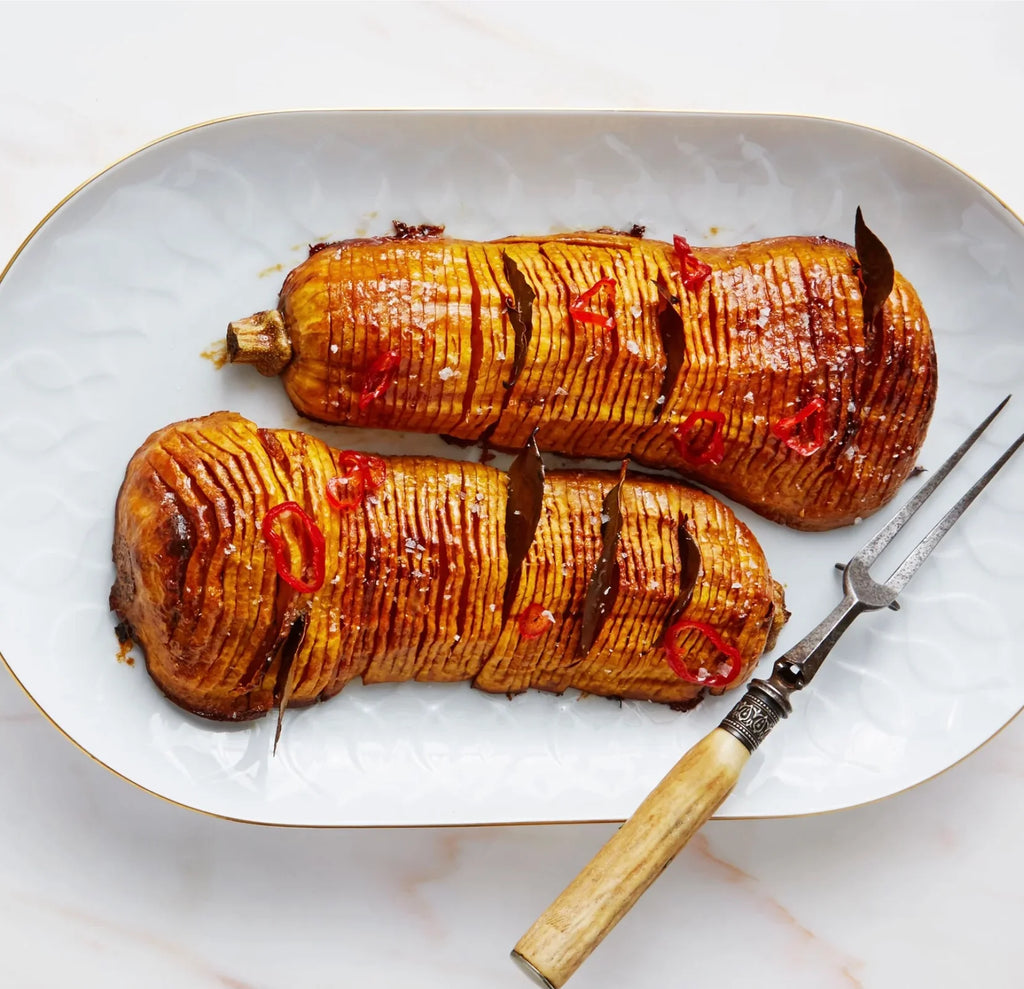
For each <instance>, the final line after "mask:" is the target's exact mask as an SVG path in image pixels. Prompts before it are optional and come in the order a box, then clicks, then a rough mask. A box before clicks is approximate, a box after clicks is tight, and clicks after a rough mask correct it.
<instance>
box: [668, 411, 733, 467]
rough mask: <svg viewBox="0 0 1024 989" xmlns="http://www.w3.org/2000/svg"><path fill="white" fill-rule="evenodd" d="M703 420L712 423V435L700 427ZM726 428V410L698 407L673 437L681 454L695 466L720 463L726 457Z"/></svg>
mask: <svg viewBox="0 0 1024 989" xmlns="http://www.w3.org/2000/svg"><path fill="white" fill-rule="evenodd" d="M702 422H710V423H711V424H712V431H711V435H710V436H708V435H707V430H702V429H701V428H700V424H701V423H702ZM724 428H725V413H724V412H716V411H715V410H714V409H697V410H696V411H695V412H691V413H690V414H689V415H688V416H687V417H686V418H685V419H684V420H683V424H682V425H681V426H680V427H679V428H678V429H677V430H676V431H675V432H674V433H673V434H672V439H673V441H674V442H675V444H676V448H677V449H678V450H679V455H680V456H681V457H682V458H683V459H684V460H685V461H687V463H690V464H692V465H693V466H694V467H700V466H702V465H703V464H720V463H721V462H722V461H723V460H724V459H725V437H724V435H723V430H724Z"/></svg>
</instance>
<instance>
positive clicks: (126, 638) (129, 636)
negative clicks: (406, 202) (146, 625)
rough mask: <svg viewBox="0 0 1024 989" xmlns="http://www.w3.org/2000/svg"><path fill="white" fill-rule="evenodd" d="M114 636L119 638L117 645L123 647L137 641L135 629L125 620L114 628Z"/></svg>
mask: <svg viewBox="0 0 1024 989" xmlns="http://www.w3.org/2000/svg"><path fill="white" fill-rule="evenodd" d="M114 635H116V636H117V643H118V645H121V646H129V645H131V644H132V643H133V642H134V641H135V629H133V628H132V626H131V624H130V623H129V622H127V621H124V620H122V621H119V622H118V623H117V624H116V625H115V626H114Z"/></svg>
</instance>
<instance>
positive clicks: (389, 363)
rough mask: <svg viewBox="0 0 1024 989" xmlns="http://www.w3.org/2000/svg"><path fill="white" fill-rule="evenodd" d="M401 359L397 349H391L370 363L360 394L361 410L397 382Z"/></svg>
mask: <svg viewBox="0 0 1024 989" xmlns="http://www.w3.org/2000/svg"><path fill="white" fill-rule="evenodd" d="M400 360H401V358H400V357H399V356H398V351H397V350H389V351H388V352H387V353H385V354H381V355H380V357H378V358H377V359H376V360H375V361H374V362H373V363H372V364H371V365H370V367H369V370H368V371H367V372H366V377H365V379H364V380H363V390H362V392H361V393H360V395H359V411H360V412H362V411H364V410H365V409H366V408H367V407H368V406H369V405H370V403H372V402H374V401H376V400H377V399H378V398H380V397H381V395H383V394H384V392H386V391H387V390H388V389H389V388H390V387H391V386H392V385H393V384H394V383H395V378H397V377H398V364H399V362H400Z"/></svg>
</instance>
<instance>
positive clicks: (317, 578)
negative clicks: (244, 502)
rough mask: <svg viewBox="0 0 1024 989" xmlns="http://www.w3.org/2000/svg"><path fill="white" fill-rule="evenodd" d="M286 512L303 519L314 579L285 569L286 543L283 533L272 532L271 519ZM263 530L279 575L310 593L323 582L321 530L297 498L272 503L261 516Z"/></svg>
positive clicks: (295, 587)
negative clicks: (297, 575)
mask: <svg viewBox="0 0 1024 989" xmlns="http://www.w3.org/2000/svg"><path fill="white" fill-rule="evenodd" d="M288 514H290V515H294V516H295V517H296V518H297V519H298V520H299V521H300V522H301V523H302V531H303V535H304V536H305V537H306V542H307V548H308V549H309V555H310V556H311V557H312V560H311V561H310V562H311V565H312V567H313V579H312V580H311V581H309V582H308V583H307V582H306V581H304V580H302V579H301V578H300V577H296V576H295V575H294V574H293V573H292V572H291V571H290V570H289V569H288V547H287V545H286V544H285V541H284V537H283V536H282V535H281V534H280V533H278V532H275V531H274V528H273V527H274V523H275V522H276V521H277V520H278V519H279V518H280V517H281V516H282V515H288ZM262 532H263V538H264V539H265V540H266V541H267V543H269V545H270V551H271V553H272V554H273V556H274V566H275V567H276V568H277V573H278V576H279V577H280V578H281V579H282V580H283V581H284V582H285V583H286V584H288V586H289V587H293V588H294V589H295V590H297V591H299V592H300V593H302V594H310V593H312V592H313V591H318V590H319V589H320V588H321V587H322V586H323V582H324V573H325V557H326V545H325V542H324V534H323V533H322V532H321V531H320V527H319V526H318V525H317V524H316V522H314V521H313V520H312V519H311V518H310V517H309V516H308V515H307V514H306V513H305V512H304V511H303V510H302V508H301V507H300V506H299V505H298V503H297V502H294V501H283V502H281V504H279V505H274V507H273V508H271V509H270V510H269V511H268V512H267V514H266V515H264V516H263V524H262Z"/></svg>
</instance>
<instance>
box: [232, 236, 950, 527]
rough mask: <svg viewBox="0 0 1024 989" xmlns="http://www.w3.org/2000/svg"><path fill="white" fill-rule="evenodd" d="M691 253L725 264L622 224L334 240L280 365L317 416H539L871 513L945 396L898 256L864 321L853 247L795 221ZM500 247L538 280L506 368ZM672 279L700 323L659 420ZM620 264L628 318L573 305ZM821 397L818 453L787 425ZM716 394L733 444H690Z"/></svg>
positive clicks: (825, 512) (551, 444) (598, 449)
mask: <svg viewBox="0 0 1024 989" xmlns="http://www.w3.org/2000/svg"><path fill="white" fill-rule="evenodd" d="M695 253H696V255H697V256H698V257H699V258H700V260H701V261H703V262H706V263H707V264H708V265H710V267H711V275H710V278H709V279H708V280H707V281H706V282H704V284H703V285H701V286H700V287H699V288H698V289H697V290H696V291H691V290H687V289H685V288H683V287H681V286H680V283H679V277H678V272H679V261H678V258H677V257H676V255H675V254H674V253H673V249H672V247H671V246H670V245H667V244H663V243H659V242H656V241H648V240H641V239H638V238H635V237H628V236H618V235H612V234H572V235H563V236H556V237H548V238H508V239H506V240H502V241H496V242H490V243H474V242H469V241H462V240H452V239H448V238H445V237H428V238H423V239H393V238H382V239H377V240H358V241H346V242H341V243H337V244H331V245H328V246H326V247H324V248H323V249H320V250H317V251H316V252H315V253H314V254H312V255H311V256H310V258H309V259H308V260H307V261H305V262H304V263H303V264H301V265H299V266H298V267H297V268H296V269H295V270H294V271H292V272H291V273H290V274H289V275H288V277H287V279H286V280H285V282H284V286H283V289H282V291H281V295H280V300H279V309H278V311H279V313H280V315H281V317H282V319H283V325H284V329H283V339H284V340H285V341H286V342H285V344H284V346H285V350H284V352H283V353H281V354H280V355H279V360H278V363H277V370H280V371H281V373H282V377H283V380H284V385H285V388H286V390H287V393H288V395H289V397H290V399H291V401H292V403H293V404H294V406H295V408H296V409H297V410H298V411H299V412H300V413H302V414H303V415H305V416H307V417H310V418H312V419H316V420H320V421H323V422H328V423H341V424H349V425H354V426H369V427H385V428H392V429H403V430H413V431H419V432H431V433H440V434H446V435H450V436H452V437H455V438H458V439H464V440H471V441H476V440H479V439H480V438H481V437H482V436H484V435H485V434H486V433H489V442H490V443H491V444H492V445H493V446H495V447H498V448H504V449H519V448H520V447H521V446H522V444H523V443H524V442H525V440H526V438H527V437H528V436H529V435H530V432H531V431H532V430H533V428H534V427H536V426H539V433H538V437H537V439H538V443H539V444H540V445H541V446H542V448H544V449H548V450H554V451H558V452H560V453H564V454H567V455H570V456H580V457H600V458H615V459H619V458H622V457H626V456H629V457H631V458H633V459H634V460H636V461H638V462H641V463H644V464H647V465H650V466H655V467H668V468H673V469H675V470H678V471H680V472H682V473H683V474H685V475H686V476H688V477H691V478H693V479H695V480H697V481H700V482H701V483H703V484H706V485H708V486H710V487H713V488H715V489H716V490H718V491H721V492H723V493H724V494H726V495H728V496H729V497H731V498H734V499H735V500H736V501H738V502H740V503H742V504H744V505H747V506H749V507H750V508H752V509H753V510H754V511H757V512H759V513H760V514H762V515H765V516H767V517H768V518H771V519H773V520H775V521H777V522H781V523H784V524H786V525H790V526H793V527H795V528H799V529H829V528H833V527H836V526H841V525H847V524H850V523H852V522H855V521H856V520H857V519H859V518H862V517H864V516H866V515H869V514H870V513H872V512H874V511H875V510H876V509H878V508H879V507H880V506H881V505H883V504H885V503H886V502H887V501H888V500H889V499H890V498H892V496H893V495H894V494H895V492H896V490H897V489H898V488H899V486H900V484H901V483H902V482H903V480H904V479H905V478H906V477H907V475H908V474H909V472H910V471H911V469H912V468H913V465H914V461H915V458H916V455H917V452H918V450H919V448H920V446H921V444H922V442H923V440H924V436H925V432H926V430H927V427H928V423H929V421H930V418H931V414H932V409H933V406H934V401H935V390H936V367H935V352H934V345H933V341H932V336H931V331H930V329H929V324H928V319H927V316H926V315H925V312H924V310H923V308H922V305H921V302H920V300H919V299H918V297H917V295H916V293H915V292H914V290H913V288H912V287H911V286H910V285H909V284H908V283H907V281H906V280H905V279H904V278H903V277H902V276H900V275H899V274H897V275H896V280H895V285H894V288H893V290H892V292H891V294H890V296H889V298H888V299H887V301H886V302H885V305H884V307H883V308H882V311H881V312H880V313H879V315H878V316H877V317H876V319H875V321H874V323H873V325H872V326H871V327H869V328H867V329H865V326H864V317H863V310H862V306H861V288H860V283H859V281H858V275H857V269H856V254H855V251H854V249H853V248H852V247H850V246H848V245H845V244H841V243H839V242H837V241H832V240H827V239H824V238H800V237H785V238H778V239H773V240H764V241H758V242H756V243H750V244H744V245H741V246H738V247H718V248H708V247H705V248H697V249H696V251H695ZM503 254H507V256H508V257H509V258H510V259H511V260H512V261H513V263H514V264H515V265H516V267H517V268H518V269H519V271H520V272H521V273H522V275H523V276H524V277H525V279H526V280H527V282H528V283H529V284H530V286H531V287H532V289H533V291H534V292H535V293H536V297H537V298H536V301H535V302H534V305H533V319H532V338H531V340H530V343H529V347H528V350H527V352H526V358H525V362H524V367H523V371H522V373H521V375H520V376H519V378H518V380H516V381H515V383H514V384H513V385H512V387H511V388H506V387H505V382H507V381H508V380H509V378H510V376H511V369H512V362H513V358H514V353H515V332H514V328H513V326H512V324H511V322H510V319H509V314H508V301H509V300H510V299H511V298H512V297H513V293H512V289H511V287H510V285H509V283H508V280H507V279H506V276H505V271H504V267H503V257H502V256H503ZM659 277H661V278H663V279H664V281H665V284H666V285H668V286H670V287H671V288H672V290H673V291H675V292H677V293H678V295H679V303H678V310H679V313H680V315H681V317H682V324H683V330H684V346H683V350H684V357H683V364H682V368H681V370H680V373H679V375H678V378H677V379H676V382H675V384H674V387H672V388H671V390H670V392H669V393H668V394H667V395H666V396H665V401H664V406H663V409H662V414H661V415H660V418H659V417H658V414H657V410H658V399H659V397H660V396H661V394H662V388H663V382H664V378H665V368H666V355H665V348H664V346H663V344H662V337H661V334H660V331H659V329H658V313H659V310H660V309H661V308H662V306H663V303H662V302H661V300H660V298H659V294H658V291H657V288H656V282H657V280H658V278H659ZM605 278H608V279H612V280H613V281H614V283H615V289H614V291H613V292H609V291H607V290H604V291H602V292H599V293H598V294H597V296H596V297H595V298H594V299H593V300H592V301H591V303H590V305H589V308H590V309H592V310H593V311H594V312H596V313H600V314H602V315H604V316H610V317H614V321H615V326H614V328H613V329H606V328H604V327H601V326H597V325H594V324H593V323H587V322H583V321H580V320H578V319H573V318H572V317H571V315H570V312H569V310H570V304H571V303H572V301H573V300H574V299H576V298H577V297H578V296H579V295H580V294H581V293H584V292H585V291H586V290H587V289H588V288H590V287H592V286H593V285H595V284H597V283H598V282H599V281H600V280H601V279H605ZM233 325H235V324H233ZM230 336H231V334H230V333H229V337H230ZM287 341H290V350H289V349H288V344H287ZM390 351H394V352H395V353H397V354H398V355H399V358H400V365H399V368H398V372H397V375H396V377H395V379H394V382H393V384H392V385H391V386H390V387H389V388H388V389H387V390H386V391H385V392H384V394H383V395H382V396H381V397H379V398H377V399H376V400H374V401H372V402H370V403H368V404H366V403H364V404H363V406H362V407H361V406H360V396H361V394H362V391H363V388H364V386H365V384H366V382H367V379H368V376H369V371H370V367H371V366H372V364H373V362H374V361H375V360H376V359H377V358H378V357H380V355H382V354H385V353H388V352H390ZM285 362H286V363H285ZM282 368H283V370H282ZM264 373H268V372H266V371H265V372H264ZM816 398H817V399H820V400H821V401H822V402H823V403H824V411H823V413H822V414H823V416H824V435H825V442H824V444H823V446H822V447H821V448H820V449H819V450H818V451H817V452H815V453H813V454H811V455H809V456H805V455H803V454H801V453H799V452H796V451H794V450H793V449H790V448H789V447H788V446H787V445H786V444H785V443H784V442H783V441H782V440H780V439H779V438H778V437H777V436H776V435H774V434H773V431H772V426H773V424H776V423H778V422H779V420H781V419H785V418H787V417H789V416H792V415H794V414H795V413H797V412H798V411H800V410H801V409H802V408H803V407H805V406H806V405H807V403H808V402H810V401H812V400H813V399H816ZM702 410H711V411H713V412H720V413H722V414H723V415H724V416H725V423H724V425H723V427H722V431H723V439H724V457H723V459H722V460H721V462H720V463H717V464H711V463H708V464H702V465H701V464H694V463H693V462H692V461H689V460H687V458H686V457H685V456H684V455H683V454H682V453H681V451H680V449H679V444H678V443H677V441H676V440H675V439H674V434H675V433H676V431H677V430H678V429H679V428H680V426H681V425H682V424H683V423H684V422H685V421H686V419H687V417H688V416H689V415H690V413H692V412H695V411H702Z"/></svg>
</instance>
